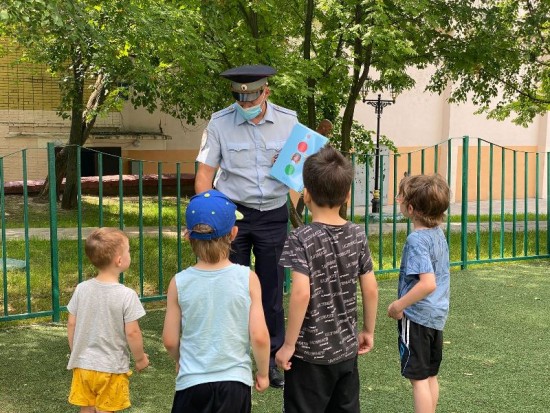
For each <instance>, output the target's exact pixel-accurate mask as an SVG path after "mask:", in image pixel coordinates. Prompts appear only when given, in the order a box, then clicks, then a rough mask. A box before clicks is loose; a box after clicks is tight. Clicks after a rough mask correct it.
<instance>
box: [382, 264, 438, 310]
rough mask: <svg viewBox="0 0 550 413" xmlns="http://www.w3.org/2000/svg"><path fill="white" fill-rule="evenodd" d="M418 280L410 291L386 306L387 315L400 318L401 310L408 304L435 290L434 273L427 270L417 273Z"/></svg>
mask: <svg viewBox="0 0 550 413" xmlns="http://www.w3.org/2000/svg"><path fill="white" fill-rule="evenodd" d="M418 278H419V280H418V282H417V283H416V285H415V286H414V287H413V288H411V289H410V291H409V292H408V293H407V294H405V295H404V296H403V297H401V298H400V299H399V300H395V301H394V302H393V303H391V304H390V306H389V307H388V316H389V317H391V318H393V319H395V320H401V319H402V318H403V310H405V308H407V307H409V306H410V305H412V304H414V303H416V302H417V301H420V300H422V299H423V298H425V297H427V296H428V295H430V294H431V293H433V292H434V291H435V288H436V284H435V274H434V273H431V272H428V273H423V274H419V275H418Z"/></svg>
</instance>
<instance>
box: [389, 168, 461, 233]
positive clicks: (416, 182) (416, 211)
mask: <svg viewBox="0 0 550 413" xmlns="http://www.w3.org/2000/svg"><path fill="white" fill-rule="evenodd" d="M398 197H399V198H401V199H400V202H401V203H403V204H405V206H408V205H410V206H412V208H413V215H414V218H415V219H416V220H418V222H420V223H421V224H422V225H425V226H426V227H428V228H433V227H436V226H437V225H439V224H440V223H441V222H443V220H444V219H445V212H446V211H447V209H449V203H450V199H451V191H450V189H449V185H448V184H447V181H445V179H443V177H442V176H441V175H439V174H433V175H414V176H406V177H404V178H403V179H402V180H401V182H400V183H399V192H398Z"/></svg>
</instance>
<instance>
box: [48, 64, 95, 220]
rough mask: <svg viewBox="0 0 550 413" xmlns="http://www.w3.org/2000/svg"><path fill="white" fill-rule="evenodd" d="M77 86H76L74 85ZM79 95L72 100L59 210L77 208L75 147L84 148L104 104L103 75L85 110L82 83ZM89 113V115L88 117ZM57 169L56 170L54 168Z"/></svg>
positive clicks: (76, 94)
mask: <svg viewBox="0 0 550 413" xmlns="http://www.w3.org/2000/svg"><path fill="white" fill-rule="evenodd" d="M75 86H77V85H75ZM78 87H79V89H78V90H79V91H80V92H81V93H75V96H74V100H73V111H72V117H71V134H70V138H69V145H68V146H67V147H65V149H66V150H67V164H66V173H65V188H64V190H63V198H62V200H61V208H63V209H74V208H76V206H77V202H78V200H77V195H78V191H77V183H78V182H77V179H78V171H77V165H76V158H77V146H84V144H85V143H86V141H87V140H88V137H89V136H90V132H91V131H92V128H93V127H94V124H95V121H96V120H97V111H98V109H99V108H100V107H101V105H102V104H103V102H105V97H106V95H105V75H104V74H103V73H99V74H98V75H97V77H96V81H95V85H94V90H93V92H92V93H91V95H90V97H89V98H88V103H87V104H86V109H85V110H82V103H80V104H79V102H82V101H83V99H84V81H82V84H81V85H78ZM90 113H91V115H90ZM56 169H57V168H56Z"/></svg>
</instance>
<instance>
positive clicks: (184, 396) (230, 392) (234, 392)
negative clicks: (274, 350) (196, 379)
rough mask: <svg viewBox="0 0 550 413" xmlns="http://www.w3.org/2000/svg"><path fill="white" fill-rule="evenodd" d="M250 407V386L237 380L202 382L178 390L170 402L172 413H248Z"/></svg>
mask: <svg viewBox="0 0 550 413" xmlns="http://www.w3.org/2000/svg"><path fill="white" fill-rule="evenodd" d="M251 409H252V394H251V388H250V386H247V385H246V384H244V383H241V382H238V381H219V382H212V383H203V384H198V385H196V386H193V387H189V388H187V389H185V390H179V391H177V392H176V395H175V396H174V403H173V404H172V413H250V411H251Z"/></svg>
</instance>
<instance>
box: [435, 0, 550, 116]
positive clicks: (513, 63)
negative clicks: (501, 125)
mask: <svg viewBox="0 0 550 413" xmlns="http://www.w3.org/2000/svg"><path fill="white" fill-rule="evenodd" d="M468 14H469V16H470V17H469V21H468V24H458V23H457V22H453V24H452V25H451V26H450V27H449V29H450V30H448V31H447V33H448V35H447V39H445V38H441V39H440V41H438V42H436V43H435V44H434V50H435V51H436V53H437V54H438V56H439V57H438V62H437V63H438V64H437V66H438V70H437V72H436V73H435V75H434V77H433V79H432V83H431V84H430V85H429V87H428V89H429V90H432V91H437V92H441V91H442V90H443V89H445V88H446V87H447V85H448V84H449V82H452V83H453V84H454V85H455V87H454V88H453V89H452V91H451V98H450V100H451V101H452V102H463V101H466V100H467V99H471V100H472V101H473V102H474V103H475V104H477V105H479V107H480V110H479V112H487V113H488V115H489V116H490V117H492V118H495V119H499V120H502V119H505V118H507V117H510V116H514V119H513V120H514V122H515V123H517V124H521V125H524V126H526V125H527V124H528V123H530V122H531V121H532V120H533V118H534V117H535V116H536V115H538V114H544V113H546V112H547V111H548V110H549V109H550V65H549V64H548V56H549V55H550V37H549V36H550V26H549V24H548V16H549V15H550V2H548V1H545V0H533V1H531V0H489V1H484V2H481V3H479V4H476V5H475V6H471V11H470V13H468Z"/></svg>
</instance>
